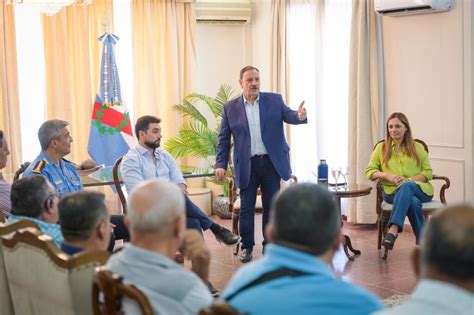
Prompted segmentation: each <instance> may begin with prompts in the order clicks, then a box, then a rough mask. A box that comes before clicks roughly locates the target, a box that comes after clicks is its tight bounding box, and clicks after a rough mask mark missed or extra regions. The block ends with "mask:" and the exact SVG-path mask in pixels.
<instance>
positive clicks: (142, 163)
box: [120, 144, 186, 193]
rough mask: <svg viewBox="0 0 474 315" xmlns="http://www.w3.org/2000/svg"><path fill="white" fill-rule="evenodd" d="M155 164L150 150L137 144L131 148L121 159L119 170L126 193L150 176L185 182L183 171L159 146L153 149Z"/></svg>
mask: <svg viewBox="0 0 474 315" xmlns="http://www.w3.org/2000/svg"><path fill="white" fill-rule="evenodd" d="M155 157H156V159H157V161H156V165H155V163H154V162H153V157H152V156H151V153H150V151H148V150H147V149H146V148H144V147H142V146H141V145H140V144H138V145H137V146H136V147H135V148H131V149H130V150H129V151H128V152H127V154H125V156H124V157H123V159H122V163H121V165H120V172H121V174H122V178H123V182H124V184H125V188H126V189H127V193H130V192H131V191H132V189H133V188H134V187H135V186H136V185H138V184H139V183H141V182H143V181H144V180H147V179H151V178H161V179H164V180H167V181H171V182H173V183H176V184H186V181H185V180H184V177H183V173H182V172H181V170H180V169H179V167H178V165H177V164H176V161H175V160H174V159H173V157H172V156H171V154H169V153H168V152H166V151H164V150H163V149H161V148H156V149H155Z"/></svg>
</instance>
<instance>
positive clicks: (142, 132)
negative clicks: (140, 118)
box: [138, 130, 145, 140]
mask: <svg viewBox="0 0 474 315" xmlns="http://www.w3.org/2000/svg"><path fill="white" fill-rule="evenodd" d="M144 136H145V131H143V130H138V140H140V139H141V138H142V137H144Z"/></svg>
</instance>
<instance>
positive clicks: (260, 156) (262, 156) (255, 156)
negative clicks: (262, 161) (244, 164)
mask: <svg viewBox="0 0 474 315" xmlns="http://www.w3.org/2000/svg"><path fill="white" fill-rule="evenodd" d="M264 157H268V154H255V155H253V156H252V158H264Z"/></svg>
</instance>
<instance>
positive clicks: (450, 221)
mask: <svg viewBox="0 0 474 315" xmlns="http://www.w3.org/2000/svg"><path fill="white" fill-rule="evenodd" d="M413 264H414V266H415V270H416V273H417V275H418V277H419V278H420V279H419V282H418V284H417V286H416V288H415V290H414V291H413V293H412V295H411V297H410V299H409V300H408V301H407V302H406V303H404V304H402V305H399V306H398V307H395V308H393V309H387V310H386V311H382V312H380V313H377V314H450V315H455V314H463V315H464V314H465V315H468V314H469V315H472V314H474V207H472V206H469V205H459V206H455V207H449V208H446V209H444V210H441V211H439V212H438V213H436V214H434V215H433V216H431V219H430V220H429V222H428V225H427V227H426V230H425V233H424V235H423V238H422V242H421V247H417V248H416V249H415V251H414V255H413Z"/></svg>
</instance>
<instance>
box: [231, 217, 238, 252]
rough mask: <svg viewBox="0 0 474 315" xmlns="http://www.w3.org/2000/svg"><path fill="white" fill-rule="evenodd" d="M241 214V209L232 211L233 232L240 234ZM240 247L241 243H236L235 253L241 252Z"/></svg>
mask: <svg viewBox="0 0 474 315" xmlns="http://www.w3.org/2000/svg"><path fill="white" fill-rule="evenodd" d="M239 216H240V210H239V211H235V210H234V212H232V232H233V233H234V234H237V235H239ZM239 249H240V243H237V245H235V249H234V255H237V254H238V253H239Z"/></svg>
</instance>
